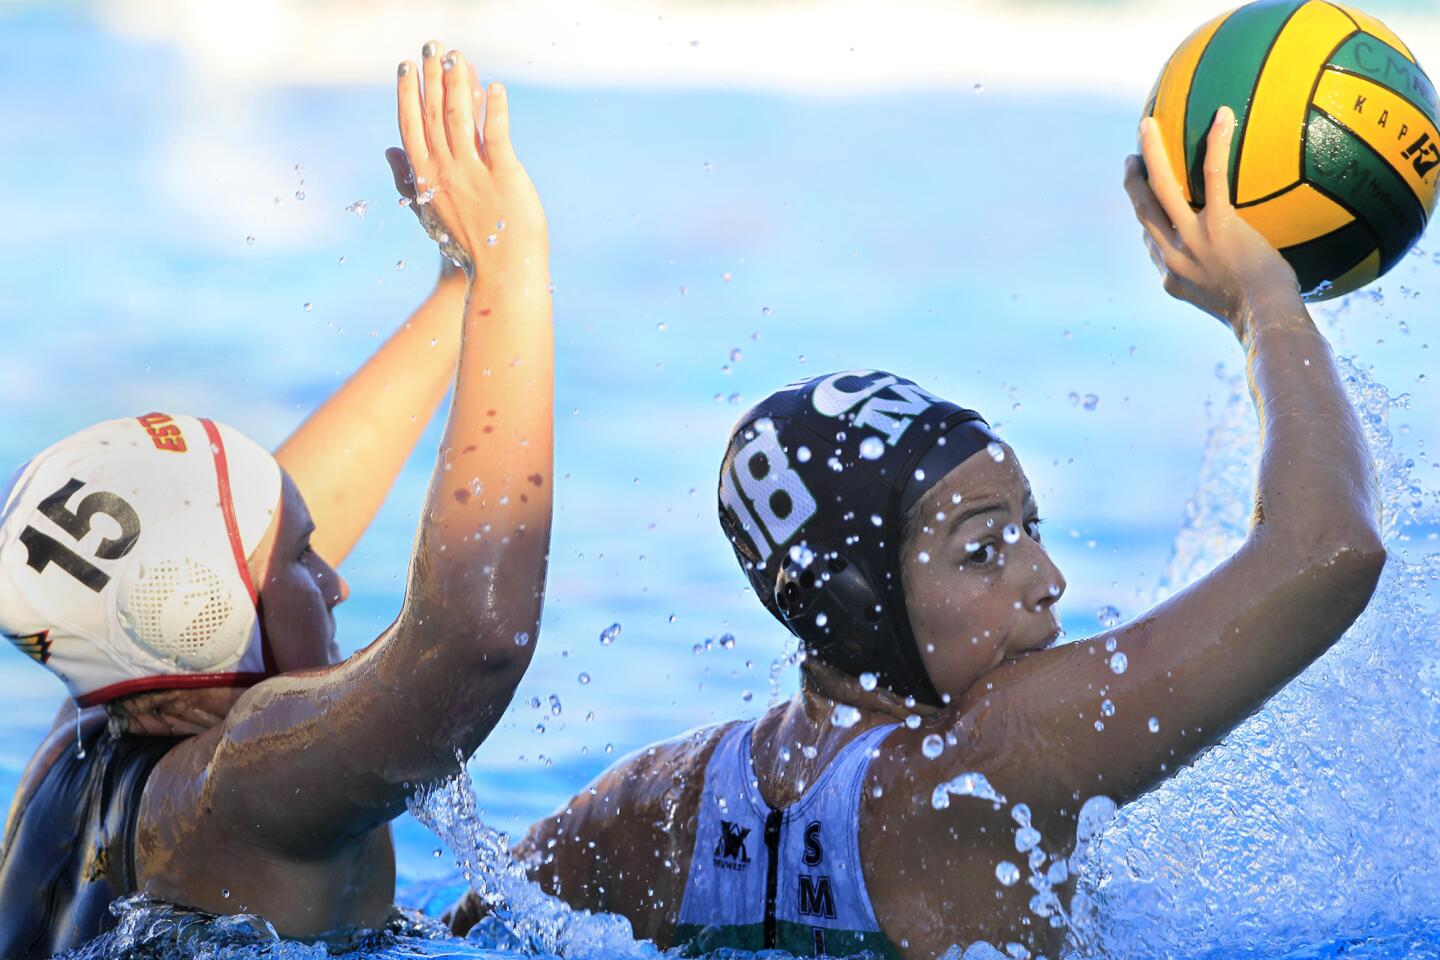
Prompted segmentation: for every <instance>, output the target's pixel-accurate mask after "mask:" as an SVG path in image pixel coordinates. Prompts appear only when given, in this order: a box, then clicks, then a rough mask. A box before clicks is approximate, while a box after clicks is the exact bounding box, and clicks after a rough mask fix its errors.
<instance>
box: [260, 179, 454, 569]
mask: <svg viewBox="0 0 1440 960" xmlns="http://www.w3.org/2000/svg"><path fill="white" fill-rule="evenodd" d="M401 161H402V162H403V157H402V158H401ZM396 179H397V185H401V186H405V187H407V188H408V185H406V184H404V183H403V181H402V180H401V179H400V178H399V177H398V176H397V178H396ZM409 192H410V193H411V194H412V195H413V192H414V191H413V188H409ZM442 262H443V263H444V265H445V266H444V267H443V268H442V270H441V274H440V279H439V281H438V282H437V283H436V284H435V290H434V292H433V293H431V294H430V296H429V297H427V298H426V300H425V302H424V303H422V304H421V305H420V306H419V307H418V308H417V309H416V310H415V312H414V313H412V314H411V315H410V318H409V319H408V320H406V321H405V325H404V326H403V327H401V328H400V329H399V330H398V331H396V332H395V334H394V335H393V336H391V337H390V339H388V340H386V341H385V344H384V345H383V346H381V348H380V349H379V350H377V351H375V353H374V354H373V355H371V357H370V359H368V360H367V361H365V365H364V366H362V367H361V368H360V369H359V370H357V371H356V372H355V373H354V374H353V375H352V376H351V377H350V379H348V380H346V381H345V383H344V384H343V385H342V386H341V387H340V389H339V390H336V391H335V392H334V393H333V394H331V395H330V397H329V399H327V400H326V401H325V402H324V403H323V404H322V405H321V406H320V407H319V408H318V409H317V410H316V411H315V412H314V413H312V414H310V416H309V417H307V418H306V420H305V422H304V423H302V424H301V425H300V426H299V428H297V429H296V431H295V432H294V433H293V434H291V435H290V438H289V439H288V440H286V441H285V442H284V443H283V444H282V445H281V446H280V449H279V450H276V451H275V459H276V460H279V461H280V465H281V466H282V467H284V468H285V470H286V472H287V473H289V474H290V477H291V479H293V480H294V481H295V485H296V486H298V487H299V488H300V493H301V495H302V496H304V498H305V503H306V505H307V506H308V507H309V508H310V516H311V518H312V519H313V520H314V521H315V532H314V534H313V535H312V537H311V545H312V546H313V547H314V549H315V551H316V552H317V553H319V554H320V556H322V557H324V558H325V559H326V560H328V561H329V562H330V563H332V564H335V565H337V566H338V565H339V564H340V563H342V562H344V560H345V557H346V556H347V555H349V553H350V551H351V549H353V548H354V546H355V543H356V541H358V540H359V539H360V537H361V535H362V534H363V533H364V532H365V528H366V527H368V526H369V525H370V521H371V520H373V519H375V514H376V513H377V512H379V510H380V505H381V504H382V503H383V502H384V500H385V495H386V494H387V493H389V491H390V487H391V485H392V484H393V483H394V482H395V477H396V476H398V475H399V473H400V470H401V468H402V467H404V466H405V461H406V460H407V459H408V458H409V456H410V452H411V451H412V450H414V449H415V444H416V442H417V441H419V439H420V435H421V434H422V433H423V432H424V431H425V427H426V425H427V424H428V423H429V422H430V418H431V416H433V415H434V413H435V409H436V408H437V407H439V406H440V401H441V400H443V399H444V398H445V391H447V390H448V389H450V384H451V383H452V382H453V381H454V379H455V360H456V357H457V355H458V354H459V352H460V316H461V312H462V311H463V310H464V306H465V290H466V279H465V274H464V272H463V271H461V270H460V269H459V268H457V267H454V266H453V265H451V264H450V262H449V261H448V260H443V261H442Z"/></svg>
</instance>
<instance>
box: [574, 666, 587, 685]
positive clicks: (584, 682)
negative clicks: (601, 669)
mask: <svg viewBox="0 0 1440 960" xmlns="http://www.w3.org/2000/svg"><path fill="white" fill-rule="evenodd" d="M575 679H576V680H578V681H580V686H582V687H583V686H586V685H587V684H589V682H590V674H588V673H586V672H584V671H583V670H582V671H581V672H580V676H578V677H576V678H575Z"/></svg>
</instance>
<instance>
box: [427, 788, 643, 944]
mask: <svg viewBox="0 0 1440 960" xmlns="http://www.w3.org/2000/svg"><path fill="white" fill-rule="evenodd" d="M410 813H411V815H412V816H414V817H415V819H417V820H419V821H420V822H421V823H423V824H424V825H425V826H427V827H429V828H430V830H432V831H433V832H434V833H435V835H436V836H438V837H439V838H440V839H441V840H442V841H443V842H444V843H445V845H446V846H448V847H449V848H450V850H451V851H452V852H453V853H454V854H455V864H456V866H457V867H458V868H459V870H460V872H461V875H462V876H463V877H464V878H465V881H466V882H467V883H468V884H470V888H471V889H472V890H474V891H475V893H476V894H477V895H478V896H479V897H480V899H481V900H482V901H483V902H484V903H485V904H486V905H487V906H488V907H489V908H490V911H491V912H490V922H489V923H488V924H486V925H485V927H484V929H483V930H482V931H481V932H482V933H487V934H488V935H490V936H494V935H495V934H496V933H497V931H498V932H500V933H503V935H504V940H503V942H502V943H500V944H499V945H501V946H503V948H505V949H507V950H512V949H518V950H521V951H523V952H525V953H531V954H533V953H543V954H553V955H558V956H561V957H567V958H588V957H607V958H622V960H623V958H637V960H642V958H643V960H653V958H656V957H659V956H660V951H659V950H658V949H656V947H655V945H654V944H652V943H650V942H649V941H644V942H641V941H637V940H636V939H635V937H634V934H633V932H632V930H631V927H630V921H629V920H627V919H625V918H624V917H621V916H618V915H616V914H610V913H601V914H592V913H590V912H588V911H584V910H572V909H571V908H570V907H569V906H568V905H567V904H565V903H564V902H563V901H561V900H558V899H557V898H555V897H552V896H550V895H549V894H547V893H545V892H544V891H543V890H541V889H540V887H539V886H538V885H537V884H536V883H535V882H534V881H532V880H531V879H530V878H529V877H528V876H527V875H526V873H525V868H524V867H523V866H522V865H521V864H520V863H518V862H516V860H515V859H514V858H513V857H512V856H511V855H510V838H509V837H508V836H507V835H506V834H503V833H500V832H499V831H497V830H492V829H491V828H489V827H487V826H485V824H484V823H483V822H481V820H480V817H479V813H478V812H477V810H476V805H475V791H474V789H473V788H472V787H471V785H470V778H469V776H468V775H467V774H466V773H465V772H464V771H463V769H462V770H461V771H460V772H458V773H456V774H455V775H454V776H452V777H450V778H448V779H446V780H445V781H443V782H442V783H440V784H439V785H437V786H434V787H430V788H427V789H422V790H420V791H419V792H418V793H417V794H416V796H415V797H414V798H413V799H412V800H411V801H410Z"/></svg>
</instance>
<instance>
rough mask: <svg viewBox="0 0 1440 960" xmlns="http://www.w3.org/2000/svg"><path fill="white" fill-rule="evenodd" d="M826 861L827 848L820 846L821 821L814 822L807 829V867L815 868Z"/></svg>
mask: <svg viewBox="0 0 1440 960" xmlns="http://www.w3.org/2000/svg"><path fill="white" fill-rule="evenodd" d="M824 859H825V848H824V847H822V846H821V845H820V821H819V820H812V821H810V825H809V826H807V827H806V828H805V857H804V860H805V866H807V867H813V866H815V865H816V864H818V863H819V862H820V861H821V860H824Z"/></svg>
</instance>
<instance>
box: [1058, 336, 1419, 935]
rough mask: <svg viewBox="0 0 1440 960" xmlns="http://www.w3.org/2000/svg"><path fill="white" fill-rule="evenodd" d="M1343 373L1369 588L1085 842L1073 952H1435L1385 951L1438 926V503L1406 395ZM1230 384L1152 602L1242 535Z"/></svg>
mask: <svg viewBox="0 0 1440 960" xmlns="http://www.w3.org/2000/svg"><path fill="white" fill-rule="evenodd" d="M1340 369H1341V373H1342V375H1343V377H1344V378H1345V383H1346V388H1347V390H1348V392H1349V394H1350V397H1351V399H1352V401H1353V402H1354V403H1355V406H1356V408H1357V410H1358V411H1359V414H1360V417H1361V421H1362V424H1363V427H1364V430H1365V433H1366V437H1367V439H1368V441H1369V443H1370V449H1371V453H1372V454H1373V455H1374V457H1375V460H1376V464H1377V476H1378V480H1379V485H1380V491H1381V495H1382V497H1383V501H1384V520H1383V534H1384V538H1385V541H1386V545H1387V547H1388V548H1389V550H1390V558H1389V561H1388V564H1387V566H1386V569H1385V573H1384V576H1383V577H1382V579H1381V581H1380V585H1379V588H1378V589H1377V591H1376V593H1375V596H1374V599H1373V600H1372V601H1371V603H1370V606H1369V608H1368V609H1367V610H1366V611H1365V613H1364V614H1363V615H1362V616H1361V618H1360V619H1359V620H1358V621H1357V622H1356V624H1355V625H1354V626H1353V627H1352V628H1351V629H1350V631H1349V632H1348V633H1347V634H1346V635H1345V637H1343V638H1342V639H1341V640H1340V642H1339V643H1338V644H1336V646H1335V647H1334V648H1333V649H1332V650H1331V651H1330V652H1329V653H1327V654H1326V655H1325V656H1324V657H1322V658H1321V659H1320V660H1319V661H1317V662H1316V663H1315V664H1314V665H1313V666H1312V667H1311V668H1310V669H1309V670H1307V671H1306V672H1305V673H1304V674H1302V675H1301V676H1300V677H1299V678H1298V679H1297V680H1296V681H1295V682H1293V683H1292V684H1290V685H1289V686H1288V687H1286V688H1285V689H1284V690H1282V691H1281V692H1280V693H1279V694H1278V695H1277V696H1276V697H1275V698H1274V699H1273V700H1271V701H1270V703H1269V704H1267V705H1266V707H1265V708H1264V709H1263V710H1262V711H1261V712H1260V713H1259V714H1257V715H1256V716H1255V717H1253V718H1252V719H1251V720H1249V721H1248V722H1246V723H1245V724H1243V725H1242V726H1240V727H1239V728H1238V729H1236V730H1235V731H1234V732H1233V733H1232V734H1231V735H1230V736H1228V737H1227V738H1226V739H1225V741H1224V742H1223V743H1222V744H1220V745H1219V746H1217V747H1216V748H1215V749H1213V750H1211V751H1210V752H1209V753H1207V754H1205V755H1204V756H1203V757H1201V758H1200V759H1199V760H1198V761H1197V762H1196V763H1195V764H1194V766H1193V767H1191V768H1189V769H1186V770H1182V771H1181V772H1180V773H1179V774H1177V775H1176V776H1175V777H1174V778H1173V779H1172V780H1170V781H1169V782H1167V783H1165V784H1163V785H1162V786H1161V787H1160V788H1159V789H1157V790H1155V791H1154V792H1152V793H1150V794H1149V795H1147V796H1145V797H1143V798H1141V799H1140V800H1139V801H1137V802H1135V803H1133V804H1131V805H1129V806H1127V807H1125V808H1124V809H1123V810H1121V811H1120V813H1119V815H1118V816H1117V817H1116V819H1115V820H1114V822H1113V824H1112V825H1111V826H1110V827H1109V828H1108V829H1106V830H1105V831H1103V833H1101V834H1100V836H1099V838H1098V839H1097V842H1096V843H1095V844H1094V845H1093V847H1092V849H1091V854H1090V856H1089V857H1088V858H1087V860H1086V863H1085V868H1086V869H1085V871H1084V876H1083V878H1082V883H1081V893H1082V894H1083V895H1085V896H1087V897H1089V898H1090V899H1091V900H1093V902H1094V904H1095V906H1096V908H1097V909H1096V912H1095V914H1094V919H1095V928H1094V931H1093V934H1094V937H1095V939H1094V941H1093V943H1092V945H1091V946H1090V947H1089V948H1086V949H1085V950H1083V951H1082V952H1083V953H1088V954H1093V955H1097V956H1100V955H1103V956H1138V955H1145V956H1167V955H1169V956H1194V955H1195V948H1196V945H1197V944H1204V945H1208V946H1209V947H1211V948H1212V949H1214V950H1222V951H1224V952H1225V955H1227V956H1235V955H1237V953H1241V954H1243V955H1245V956H1250V955H1255V956H1262V955H1265V956H1278V955H1282V954H1284V953H1286V952H1287V951H1291V950H1294V949H1295V948H1296V947H1297V946H1300V945H1307V944H1308V945H1313V944H1317V943H1320V942H1322V941H1327V940H1330V939H1332V938H1334V937H1336V936H1337V935H1344V936H1348V937H1350V938H1351V941H1350V942H1351V943H1353V942H1356V939H1355V938H1365V937H1367V936H1369V935H1370V934H1372V933H1373V934H1377V935H1378V936H1377V938H1376V939H1375V940H1373V941H1367V942H1371V943H1373V946H1372V947H1371V948H1370V952H1367V955H1370V956H1388V957H1396V956H1402V955H1403V956H1415V955H1417V954H1416V953H1414V951H1415V950H1417V949H1422V948H1423V949H1425V950H1429V951H1430V952H1428V953H1425V955H1426V956H1432V955H1435V954H1436V953H1437V952H1440V951H1437V950H1436V949H1435V946H1434V944H1435V941H1434V939H1433V930H1432V931H1431V933H1430V940H1429V944H1430V945H1429V946H1428V947H1427V946H1426V944H1425V943H1424V942H1423V939H1422V940H1416V941H1413V942H1410V943H1407V944H1406V945H1405V946H1403V947H1401V945H1400V944H1399V943H1398V942H1397V943H1394V944H1391V945H1389V946H1386V945H1385V944H1387V943H1389V941H1388V940H1387V939H1386V938H1387V937H1389V938H1393V934H1394V931H1395V929H1396V927H1397V926H1398V927H1400V928H1402V929H1403V928H1410V929H1413V928H1415V926H1416V924H1417V923H1419V922H1420V921H1421V918H1424V917H1434V916H1436V915H1437V914H1440V803H1437V801H1436V787H1435V784H1436V783H1437V781H1440V739H1437V737H1440V687H1437V684H1436V682H1435V679H1436V677H1437V676H1440V671H1437V667H1440V616H1437V605H1436V583H1437V581H1440V555H1437V554H1435V553H1434V552H1429V551H1433V549H1434V544H1433V541H1431V540H1429V539H1428V532H1427V531H1433V530H1435V529H1436V525H1437V521H1440V510H1437V504H1436V496H1435V494H1434V492H1433V491H1427V490H1425V489H1424V488H1423V487H1422V486H1421V484H1420V483H1419V481H1418V479H1417V478H1416V476H1415V469H1416V468H1415V465H1414V463H1413V462H1412V461H1410V460H1409V459H1407V457H1406V456H1405V454H1404V453H1402V452H1401V451H1398V450H1397V449H1396V448H1395V444H1394V438H1393V437H1392V435H1391V431H1390V426H1389V416H1390V413H1391V411H1392V410H1396V409H1403V408H1405V407H1406V406H1407V404H1408V398H1406V397H1404V396H1401V397H1391V396H1390V395H1389V393H1388V392H1387V391H1386V390H1385V388H1384V387H1383V386H1381V385H1380V384H1378V383H1376V382H1374V381H1373V380H1372V379H1371V378H1370V377H1369V375H1368V374H1367V373H1366V372H1365V371H1364V370H1362V369H1360V368H1359V367H1358V366H1357V365H1355V364H1354V363H1352V362H1349V361H1343V360H1342V361H1341V363H1340ZM1231 387H1232V395H1231V397H1230V399H1229V401H1228V403H1226V404H1225V406H1224V409H1223V410H1222V411H1221V413H1220V416H1219V420H1218V423H1217V424H1216V425H1215V427H1214V428H1213V429H1212V431H1211V434H1210V438H1209V441H1208V443H1207V449H1206V454H1205V462H1204V468H1203V472H1202V478H1201V483H1200V489H1199V492H1198V494H1197V496H1196V497H1195V499H1194V501H1193V502H1192V503H1191V505H1190V508H1189V510H1188V516H1187V518H1186V521H1185V524H1184V527H1183V528H1182V529H1181V531H1180V533H1179V535H1178V537H1177V539H1176V548H1175V554H1174V557H1173V558H1172V560H1171V563H1170V566H1169V570H1168V572H1167V575H1166V577H1165V580H1164V582H1163V586H1162V590H1161V594H1162V596H1163V595H1165V594H1168V593H1171V592H1174V591H1176V590H1179V589H1181V588H1183V587H1184V586H1186V585H1187V584H1189V583H1191V582H1193V581H1194V580H1195V579H1197V578H1198V577H1200V576H1202V575H1203V574H1204V573H1205V572H1206V571H1208V570H1209V569H1211V568H1212V567H1213V566H1214V565H1215V564H1216V563H1218V562H1220V561H1222V560H1223V559H1225V558H1226V557H1227V556H1228V555H1229V554H1230V553H1231V552H1232V551H1233V549H1234V548H1235V547H1236V546H1237V545H1238V544H1239V542H1240V540H1241V538H1243V536H1244V535H1245V531H1246V527H1247V524H1248V520H1249V511H1250V509H1251V505H1252V496H1253V488H1254V459H1255V455H1256V452H1257V446H1258V432H1257V428H1256V423H1255V418H1254V413H1253V410H1252V407H1251V404H1250V400H1249V398H1248V396H1247V395H1246V394H1245V393H1244V389H1245V384H1244V381H1243V379H1241V378H1240V377H1239V376H1236V377H1235V378H1234V379H1233V380H1232V381H1231ZM1417 548H1418V549H1417ZM1427 678H1428V679H1427ZM1161 719H1162V720H1163V718H1161ZM1400 939H1401V940H1405V939H1406V938H1404V937H1402V938H1400ZM1348 949H1349V948H1348V947H1347V951H1348ZM1305 955H1307V956H1308V955H1310V954H1309V952H1307V953H1306V954H1305ZM1347 955H1349V952H1347Z"/></svg>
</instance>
